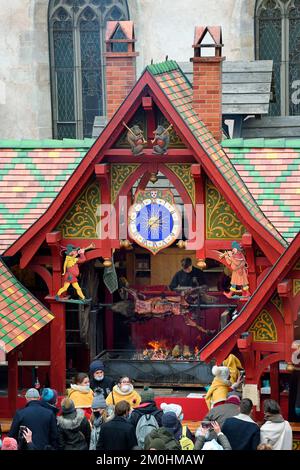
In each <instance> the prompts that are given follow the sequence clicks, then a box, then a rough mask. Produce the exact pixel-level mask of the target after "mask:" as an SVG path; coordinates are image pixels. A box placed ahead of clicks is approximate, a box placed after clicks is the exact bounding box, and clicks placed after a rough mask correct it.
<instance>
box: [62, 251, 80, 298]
mask: <svg viewBox="0 0 300 470" xmlns="http://www.w3.org/2000/svg"><path fill="white" fill-rule="evenodd" d="M84 252H85V249H81V248H78V247H76V246H74V245H67V247H66V259H65V262H64V270H63V281H64V285H63V287H61V288H60V289H59V291H58V292H57V294H56V297H59V296H60V295H61V294H62V293H63V292H66V291H67V290H68V288H69V286H70V284H72V286H73V287H74V289H75V290H76V292H77V295H78V297H80V299H82V300H84V299H85V296H84V295H83V292H82V290H81V288H80V285H79V284H78V279H77V278H78V276H79V268H78V264H80V263H84V261H86V258H85V256H84ZM78 255H79V258H78Z"/></svg>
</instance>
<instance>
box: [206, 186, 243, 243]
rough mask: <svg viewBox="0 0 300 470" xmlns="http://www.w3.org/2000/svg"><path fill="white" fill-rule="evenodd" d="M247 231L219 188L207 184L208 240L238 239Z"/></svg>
mask: <svg viewBox="0 0 300 470" xmlns="http://www.w3.org/2000/svg"><path fill="white" fill-rule="evenodd" d="M245 231H246V229H245V227H244V226H243V225H242V224H241V223H240V221H239V220H238V218H237V216H236V215H235V213H234V212H233V210H232V209H231V207H230V205H229V204H228V203H227V202H226V201H225V199H224V198H223V196H222V195H221V194H220V193H219V191H218V190H217V188H216V187H215V186H214V185H213V184H212V183H211V182H210V181H207V183H206V238H210V239H215V238H223V239H230V240H231V239H234V240H235V239H237V238H241V237H242V235H243V233H244V232H245Z"/></svg>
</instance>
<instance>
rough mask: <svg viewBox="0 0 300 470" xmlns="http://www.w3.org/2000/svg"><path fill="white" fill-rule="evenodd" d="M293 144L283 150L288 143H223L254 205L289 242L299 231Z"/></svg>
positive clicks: (299, 153) (299, 156)
mask: <svg viewBox="0 0 300 470" xmlns="http://www.w3.org/2000/svg"><path fill="white" fill-rule="evenodd" d="M293 144H294V148H283V146H284V147H285V146H286V145H287V146H288V147H291V141H286V140H285V139H278V141H277V145H278V147H277V148H276V141H274V140H273V141H271V140H269V141H268V140H266V139H253V140H242V139H236V140H232V141H230V140H229V141H226V140H225V141H223V146H224V148H225V151H226V153H227V155H228V156H229V158H230V160H231V162H232V163H233V165H234V167H235V169H236V170H237V171H238V173H239V175H240V177H241V178H242V179H243V181H244V183H245V184H246V186H247V188H248V189H249V191H251V194H252V196H253V197H254V198H255V200H256V202H257V204H258V205H259V207H260V208H261V210H262V211H263V212H264V214H265V215H266V216H267V217H268V219H269V220H270V222H272V224H273V225H274V227H276V229H277V230H278V231H279V232H280V233H281V235H282V236H283V237H284V238H285V239H286V240H288V241H289V242H290V241H291V240H292V239H293V238H294V237H295V235H297V233H298V232H299V231H300V141H299V140H298V141H297V142H296V141H294V142H292V145H293ZM271 145H272V148H270V146H271ZM296 145H297V146H298V148H297V147H296Z"/></svg>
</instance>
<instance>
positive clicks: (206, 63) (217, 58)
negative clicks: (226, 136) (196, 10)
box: [190, 26, 225, 142]
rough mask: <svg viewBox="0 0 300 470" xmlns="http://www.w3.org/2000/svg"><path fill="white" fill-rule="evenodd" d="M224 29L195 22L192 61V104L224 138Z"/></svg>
mask: <svg viewBox="0 0 300 470" xmlns="http://www.w3.org/2000/svg"><path fill="white" fill-rule="evenodd" d="M222 46H223V44H222V29H221V26H206V27H205V26H196V28H195V37H194V44H193V48H194V57H192V58H191V59H190V60H191V62H193V107H194V110H195V111H196V112H197V114H198V116H199V118H200V119H201V121H203V122H204V124H205V125H206V126H207V128H208V129H209V130H210V131H211V133H212V134H213V136H214V137H215V139H216V140H217V141H218V142H220V141H221V139H222V62H223V60H224V59H225V57H222Z"/></svg>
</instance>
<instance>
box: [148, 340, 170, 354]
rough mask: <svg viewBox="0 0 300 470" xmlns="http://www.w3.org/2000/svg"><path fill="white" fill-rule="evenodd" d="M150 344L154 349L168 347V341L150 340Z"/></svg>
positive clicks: (158, 349)
mask: <svg viewBox="0 0 300 470" xmlns="http://www.w3.org/2000/svg"><path fill="white" fill-rule="evenodd" d="M148 346H150V347H151V348H152V349H154V351H160V350H162V349H167V345H166V341H165V340H162V341H149V343H148Z"/></svg>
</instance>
